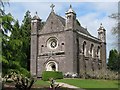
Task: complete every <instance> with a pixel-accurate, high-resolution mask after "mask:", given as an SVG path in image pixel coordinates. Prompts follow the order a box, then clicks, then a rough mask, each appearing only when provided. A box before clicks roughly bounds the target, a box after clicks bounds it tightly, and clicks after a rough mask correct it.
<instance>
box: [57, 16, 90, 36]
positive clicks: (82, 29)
mask: <svg viewBox="0 0 120 90" xmlns="http://www.w3.org/2000/svg"><path fill="white" fill-rule="evenodd" d="M55 15H56V16H57V18H58V19H59V20H60V21H61V22H62V24H63V25H64V26H65V19H64V18H63V17H61V16H59V15H57V14H55ZM76 22H78V21H77V20H76ZM78 25H79V24H78ZM78 31H80V32H81V33H84V34H87V35H90V33H89V32H88V31H87V29H85V28H83V27H82V26H80V25H79V27H78ZM90 36H91V35H90Z"/></svg>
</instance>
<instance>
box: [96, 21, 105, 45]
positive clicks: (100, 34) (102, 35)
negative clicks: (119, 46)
mask: <svg viewBox="0 0 120 90" xmlns="http://www.w3.org/2000/svg"><path fill="white" fill-rule="evenodd" d="M98 38H99V39H100V40H101V41H102V42H104V43H106V30H105V29H104V27H103V26H102V23H101V25H100V28H99V29H98Z"/></svg>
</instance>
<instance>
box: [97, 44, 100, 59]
mask: <svg viewBox="0 0 120 90" xmlns="http://www.w3.org/2000/svg"><path fill="white" fill-rule="evenodd" d="M97 56H98V59H100V47H99V46H98V48H97Z"/></svg>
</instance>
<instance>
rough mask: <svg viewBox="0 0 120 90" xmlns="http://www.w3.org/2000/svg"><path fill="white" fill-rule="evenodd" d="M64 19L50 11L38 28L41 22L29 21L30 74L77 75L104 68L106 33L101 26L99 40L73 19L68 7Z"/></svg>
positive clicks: (38, 75)
mask: <svg viewBox="0 0 120 90" xmlns="http://www.w3.org/2000/svg"><path fill="white" fill-rule="evenodd" d="M65 14H66V18H63V17H61V16H59V15H57V14H56V13H55V12H54V10H53V8H52V10H51V12H50V14H49V16H48V18H47V20H46V22H45V24H44V26H43V27H42V28H41V25H42V24H41V19H40V18H39V17H38V15H35V16H34V17H33V18H32V21H31V57H30V58H31V59H30V71H31V74H32V75H33V76H36V77H41V74H42V72H43V71H62V72H63V73H64V74H65V73H68V72H70V73H77V74H78V75H79V74H80V73H81V72H83V71H91V70H92V71H95V70H99V69H105V68H106V30H105V29H104V27H103V26H102V25H101V26H100V28H99V29H98V38H96V37H94V36H92V35H91V34H90V33H89V32H88V31H87V29H86V28H84V27H82V26H81V24H80V23H79V22H78V20H77V19H76V13H75V11H74V10H73V9H72V7H71V6H70V8H69V9H68V11H67V12H66V13H65Z"/></svg>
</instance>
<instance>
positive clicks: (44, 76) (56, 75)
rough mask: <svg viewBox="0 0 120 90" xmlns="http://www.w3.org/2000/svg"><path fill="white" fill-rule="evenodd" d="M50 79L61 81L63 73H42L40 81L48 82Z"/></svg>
mask: <svg viewBox="0 0 120 90" xmlns="http://www.w3.org/2000/svg"><path fill="white" fill-rule="evenodd" d="M51 78H53V79H63V73H62V72H58V71H43V72H42V80H44V81H48V80H50V79H51Z"/></svg>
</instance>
